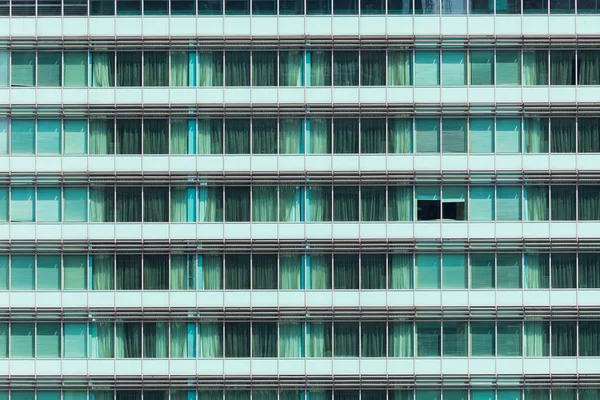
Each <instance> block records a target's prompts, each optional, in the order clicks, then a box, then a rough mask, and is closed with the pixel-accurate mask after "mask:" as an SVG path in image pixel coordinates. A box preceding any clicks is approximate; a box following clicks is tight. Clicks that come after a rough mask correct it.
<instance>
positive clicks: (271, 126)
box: [252, 119, 278, 154]
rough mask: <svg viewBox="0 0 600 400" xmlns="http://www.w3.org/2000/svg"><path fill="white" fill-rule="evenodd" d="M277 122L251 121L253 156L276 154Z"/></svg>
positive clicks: (272, 120) (265, 120)
mask: <svg viewBox="0 0 600 400" xmlns="http://www.w3.org/2000/svg"><path fill="white" fill-rule="evenodd" d="M277 148H278V146H277V120H276V119H254V120H252V152H253V153H254V154H277Z"/></svg>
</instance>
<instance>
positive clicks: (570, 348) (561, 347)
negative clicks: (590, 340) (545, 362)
mask: <svg viewBox="0 0 600 400" xmlns="http://www.w3.org/2000/svg"><path fill="white" fill-rule="evenodd" d="M551 355H552V356H553V357H575V356H577V323H576V322H575V321H552V352H551Z"/></svg>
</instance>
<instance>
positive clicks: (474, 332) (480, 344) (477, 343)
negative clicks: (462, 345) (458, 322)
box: [471, 322, 496, 357]
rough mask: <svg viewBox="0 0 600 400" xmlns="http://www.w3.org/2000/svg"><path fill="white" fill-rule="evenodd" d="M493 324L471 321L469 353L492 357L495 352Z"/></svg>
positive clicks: (475, 355)
mask: <svg viewBox="0 0 600 400" xmlns="http://www.w3.org/2000/svg"><path fill="white" fill-rule="evenodd" d="M494 325H495V324H494V323H493V322H471V355H472V356H474V357H477V356H488V357H493V356H494V355H495V354H496V349H495V345H496V343H495V342H496V340H495V336H496V335H495V326H494Z"/></svg>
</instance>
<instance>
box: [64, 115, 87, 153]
mask: <svg viewBox="0 0 600 400" xmlns="http://www.w3.org/2000/svg"><path fill="white" fill-rule="evenodd" d="M86 139H87V122H86V121H83V120H76V121H65V154H86V153H87V143H86V142H87V140H86Z"/></svg>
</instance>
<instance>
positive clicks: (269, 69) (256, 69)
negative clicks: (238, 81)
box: [228, 51, 277, 86]
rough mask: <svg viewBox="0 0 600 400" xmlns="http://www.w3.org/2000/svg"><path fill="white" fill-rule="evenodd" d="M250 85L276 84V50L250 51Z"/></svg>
mask: <svg viewBox="0 0 600 400" xmlns="http://www.w3.org/2000/svg"><path fill="white" fill-rule="evenodd" d="M228 71H229V70H228ZM236 72H237V71H236ZM252 85H253V86H277V52H276V51H253V52H252Z"/></svg>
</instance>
